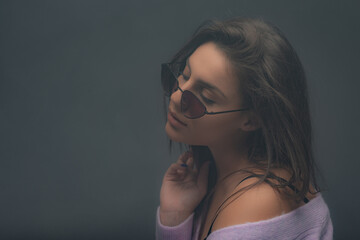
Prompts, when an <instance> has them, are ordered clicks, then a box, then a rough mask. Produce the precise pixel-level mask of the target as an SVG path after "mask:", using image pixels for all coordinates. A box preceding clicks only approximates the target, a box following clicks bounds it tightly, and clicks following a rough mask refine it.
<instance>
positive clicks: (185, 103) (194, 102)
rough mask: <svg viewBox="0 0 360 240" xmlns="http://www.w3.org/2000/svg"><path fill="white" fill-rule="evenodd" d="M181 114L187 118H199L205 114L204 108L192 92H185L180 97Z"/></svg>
mask: <svg viewBox="0 0 360 240" xmlns="http://www.w3.org/2000/svg"><path fill="white" fill-rule="evenodd" d="M181 112H182V113H183V114H184V115H185V116H186V117H188V118H199V117H202V116H203V115H204V114H205V106H204V105H203V104H202V103H201V102H200V100H199V99H198V98H197V97H196V96H195V95H194V94H193V93H192V92H190V91H188V90H185V91H184V92H183V94H182V97H181Z"/></svg>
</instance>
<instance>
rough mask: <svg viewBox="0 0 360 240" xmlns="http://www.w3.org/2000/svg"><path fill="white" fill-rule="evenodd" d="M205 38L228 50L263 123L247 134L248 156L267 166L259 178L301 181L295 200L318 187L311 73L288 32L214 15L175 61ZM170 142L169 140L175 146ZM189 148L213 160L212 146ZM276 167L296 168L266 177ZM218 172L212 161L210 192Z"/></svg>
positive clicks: (196, 156)
mask: <svg viewBox="0 0 360 240" xmlns="http://www.w3.org/2000/svg"><path fill="white" fill-rule="evenodd" d="M206 42H213V43H215V44H216V45H217V47H218V48H219V49H220V50H222V51H223V52H224V53H225V54H226V56H227V57H228V59H229V60H230V62H231V64H232V69H233V70H234V72H235V73H236V75H237V77H238V79H239V81H241V89H239V93H241V95H242V96H244V99H243V100H244V103H245V106H248V107H249V108H251V110H252V111H253V112H254V113H255V114H256V116H257V117H258V120H259V123H260V128H259V129H257V130H255V131H253V132H251V134H250V136H249V138H248V139H247V141H248V143H249V146H250V148H249V151H248V158H249V161H251V162H252V163H255V164H256V165H257V166H258V167H259V169H262V170H263V172H264V174H263V175H262V177H260V178H259V181H258V182H257V183H256V184H260V183H262V182H264V181H265V182H267V183H269V184H270V185H271V186H273V187H274V188H275V189H277V190H279V189H280V188H284V187H285V186H288V185H289V184H294V183H301V184H300V188H298V191H297V192H295V193H294V194H293V195H292V197H293V198H294V199H295V200H296V201H301V200H302V199H303V198H304V197H305V195H306V193H307V192H309V190H310V189H309V186H310V185H312V186H313V187H314V189H315V190H316V192H319V191H320V189H319V186H318V184H317V181H316V174H315V171H317V170H318V169H317V167H316V165H315V162H314V158H313V150H312V129H311V121H310V111H309V104H308V92H307V85H306V76H305V73H304V69H303V66H302V64H301V62H300V60H299V57H298V55H297V54H296V52H295V50H294V48H293V47H292V46H291V44H290V43H289V41H288V40H287V39H286V38H285V36H284V35H283V33H282V32H281V31H280V30H279V29H278V28H277V27H275V26H274V25H272V24H270V23H268V22H265V21H263V20H261V19H251V18H231V19H227V20H209V21H206V22H204V23H203V24H202V25H201V26H200V27H199V28H198V29H196V31H195V33H194V34H193V35H192V37H191V38H190V40H189V41H188V42H187V43H186V44H185V45H184V46H183V47H182V48H181V49H180V50H179V51H178V52H177V53H176V54H175V55H174V57H173V58H172V60H171V62H182V61H185V60H186V59H187V58H188V57H189V56H190V55H191V54H192V53H193V52H194V51H195V50H196V49H197V48H198V47H199V46H200V45H202V44H204V43H206ZM164 101H166V100H165V99H164ZM164 106H165V105H164ZM166 111H167V109H166V107H165V113H166ZM171 146H172V141H171V140H170V142H169V147H170V151H171ZM187 148H190V149H192V151H193V153H194V159H195V163H196V165H197V166H199V167H200V166H201V165H202V163H203V162H205V161H207V160H210V161H212V163H213V162H214V160H213V157H212V155H211V152H210V150H209V148H208V147H206V146H194V145H188V146H187ZM273 167H277V168H285V169H287V170H288V171H289V172H290V174H291V177H290V179H289V180H288V182H286V183H284V182H280V183H279V184H275V183H274V182H272V181H267V179H268V178H269V177H271V176H273V174H272V172H271V171H270V169H271V168H273ZM216 178H217V176H216V169H215V165H214V164H211V165H210V170H209V181H208V193H209V191H210V189H211V188H212V187H213V186H214V184H215V183H216ZM256 184H252V185H250V186H249V187H252V186H254V185H256ZM203 203H204V200H203V201H202V202H201V203H200V204H199V206H198V207H197V209H196V210H195V217H196V218H197V217H199V215H200V212H201V211H202V210H203ZM201 229H202V228H201Z"/></svg>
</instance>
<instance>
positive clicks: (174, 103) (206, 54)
mask: <svg viewBox="0 0 360 240" xmlns="http://www.w3.org/2000/svg"><path fill="white" fill-rule="evenodd" d="M178 81H179V86H180V88H181V89H182V90H183V91H184V90H189V91H191V92H192V93H193V94H194V95H195V96H197V97H198V98H199V100H200V101H201V102H202V103H203V104H204V105H205V107H206V110H207V111H208V112H218V111H227V110H234V109H240V108H243V107H246V106H242V104H241V96H240V92H239V89H240V81H239V80H238V79H236V78H235V76H234V75H233V74H232V72H231V67H230V62H229V60H228V59H227V57H226V56H225V54H224V53H223V52H222V51H221V50H220V49H219V48H218V47H217V46H216V45H215V43H213V42H208V43H205V44H203V45H201V46H199V47H198V48H197V49H196V50H195V51H194V53H193V54H192V55H191V56H190V57H189V58H188V59H187V61H186V66H185V68H184V71H183V73H182V75H180V76H179V78H178ZM206 85H212V86H213V89H211V88H209V87H208V86H206ZM181 96H182V92H181V91H180V90H179V89H178V90H176V91H175V92H174V93H173V94H172V95H171V97H170V102H169V109H168V110H169V114H168V120H167V122H166V126H165V131H166V133H167V135H168V136H169V138H170V139H172V140H173V141H175V142H182V143H185V144H190V145H202V146H209V145H212V144H216V143H224V141H225V142H226V141H228V140H230V139H232V138H233V137H235V136H236V135H239V134H240V133H239V131H241V129H240V125H241V122H243V121H244V120H245V119H244V117H245V115H246V112H230V113H222V114H216V115H208V114H205V115H204V116H202V117H201V118H197V119H189V118H186V117H185V116H184V115H183V114H182V113H181V106H180V99H181ZM209 100H210V101H209ZM171 114H173V115H175V117H176V118H177V119H179V120H180V121H181V122H183V123H185V124H186V125H182V124H176V123H174V119H173V118H172V117H171V116H170V115H171Z"/></svg>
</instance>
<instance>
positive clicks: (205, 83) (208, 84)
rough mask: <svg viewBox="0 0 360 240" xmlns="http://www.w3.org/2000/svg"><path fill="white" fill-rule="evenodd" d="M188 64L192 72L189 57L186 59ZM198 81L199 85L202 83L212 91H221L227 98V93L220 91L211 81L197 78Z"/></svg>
mask: <svg viewBox="0 0 360 240" xmlns="http://www.w3.org/2000/svg"><path fill="white" fill-rule="evenodd" d="M186 65H187V66H188V67H189V70H190V72H191V67H190V63H189V58H187V59H186ZM196 82H197V83H198V84H199V85H201V86H202V87H205V88H208V89H209V90H211V91H213V92H214V91H216V92H218V93H220V94H221V95H222V96H223V97H224V98H225V99H227V97H226V96H225V94H224V93H223V92H222V91H220V89H219V88H217V87H215V86H214V85H212V84H210V83H208V82H205V81H204V80H202V79H197V81H196Z"/></svg>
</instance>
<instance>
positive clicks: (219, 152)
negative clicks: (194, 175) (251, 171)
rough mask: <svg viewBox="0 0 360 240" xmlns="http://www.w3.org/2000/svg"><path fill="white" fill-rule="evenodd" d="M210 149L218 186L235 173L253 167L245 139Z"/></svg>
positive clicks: (220, 144) (222, 143)
mask: <svg viewBox="0 0 360 240" xmlns="http://www.w3.org/2000/svg"><path fill="white" fill-rule="evenodd" d="M208 147H209V150H210V152H211V154H212V156H213V158H214V162H215V165H216V173H217V184H218V183H220V182H221V180H222V179H223V178H225V177H226V176H228V175H229V174H231V173H233V172H234V171H238V170H241V169H245V168H248V167H251V163H250V162H249V159H248V146H247V144H246V143H245V140H244V139H243V138H238V139H235V140H234V139H232V140H231V141H228V142H224V141H222V142H221V143H217V144H214V145H212V146H208Z"/></svg>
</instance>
